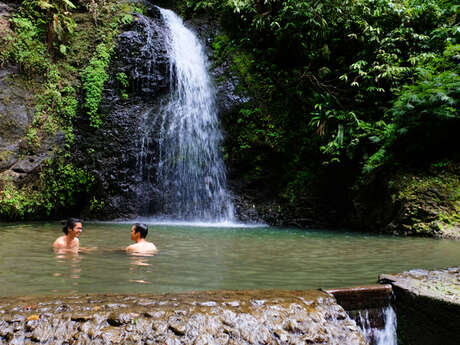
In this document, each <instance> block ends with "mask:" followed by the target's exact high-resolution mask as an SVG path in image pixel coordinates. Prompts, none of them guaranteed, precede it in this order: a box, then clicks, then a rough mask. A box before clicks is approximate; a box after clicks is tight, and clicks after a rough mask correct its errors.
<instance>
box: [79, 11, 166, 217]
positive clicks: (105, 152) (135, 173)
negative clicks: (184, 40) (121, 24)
mask: <svg viewBox="0 0 460 345" xmlns="http://www.w3.org/2000/svg"><path fill="white" fill-rule="evenodd" d="M148 15H149V17H147V16H144V15H141V14H135V15H134V18H133V22H132V24H131V25H130V26H129V27H127V28H126V30H125V31H124V32H123V33H121V34H120V35H119V36H118V37H117V41H118V43H117V46H116V49H115V53H114V56H115V58H113V59H112V62H111V65H110V67H109V74H110V79H109V81H108V82H107V83H106V85H105V90H104V93H103V100H102V102H101V104H100V112H101V113H103V114H105V116H104V121H103V125H102V126H101V127H100V128H98V129H94V128H92V127H90V126H89V123H88V119H87V116H86V114H84V112H83V111H82V112H81V113H80V114H79V121H77V123H78V125H77V127H76V136H75V137H76V140H75V141H76V143H77V145H76V148H75V150H76V152H75V154H74V157H75V159H76V160H77V161H78V162H79V163H78V165H80V166H83V167H84V168H85V169H87V170H89V171H91V172H92V173H93V175H94V176H95V177H96V190H95V191H94V192H95V194H96V197H97V199H98V200H99V201H102V202H103V203H104V207H103V209H101V210H100V213H99V214H94V212H92V216H97V217H99V218H103V219H114V218H117V219H119V218H132V217H135V216H138V215H141V214H143V213H144V212H146V211H148V210H149V209H150V204H151V203H152V202H154V200H155V194H156V190H155V187H154V180H153V179H154V177H155V173H154V170H155V160H156V143H155V141H154V140H153V139H152V140H151V141H150V140H147V141H148V142H147V141H143V137H144V134H145V133H144V131H145V130H147V128H149V127H150V126H147V125H146V124H147V123H149V122H151V121H155V115H156V113H157V111H158V109H159V106H160V104H161V102H162V99H163V98H164V96H165V95H166V94H167V92H168V90H169V82H170V78H169V70H170V66H169V59H168V57H167V55H166V39H167V35H168V31H167V30H166V28H165V27H164V23H163V21H162V18H161V15H160V13H159V10H158V9H157V8H156V7H150V8H149V9H148ZM118 73H124V74H125V75H126V76H127V77H128V87H127V88H126V89H124V88H123V86H122V85H121V84H120V82H119V81H118V80H117V74H118ZM122 90H123V92H125V93H126V94H127V95H128V97H127V99H123V98H122V97H121V91H122ZM149 137H151V138H155V135H154V134H151V135H149ZM141 152H142V153H141ZM145 159H148V162H147V163H148V164H147V163H146V162H145ZM147 167H148V169H151V170H152V171H150V170H149V171H148V172H147V173H146V172H145V171H144V174H141V170H142V169H147ZM142 175H144V176H146V175H148V176H151V179H149V180H145V179H144V180H143V179H142ZM86 212H89V210H86ZM84 213H85V211H84Z"/></svg>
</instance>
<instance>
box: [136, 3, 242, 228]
mask: <svg viewBox="0 0 460 345" xmlns="http://www.w3.org/2000/svg"><path fill="white" fill-rule="evenodd" d="M160 12H161V15H162V17H163V20H164V22H165V25H166V27H167V29H168V31H169V36H170V37H169V42H167V44H166V45H167V55H168V57H169V62H170V72H169V76H170V78H171V79H170V85H171V91H170V94H169V96H168V97H167V99H166V101H165V102H164V104H163V105H162V106H161V108H160V110H159V112H158V113H157V115H156V118H155V120H154V121H155V123H154V124H153V126H155V127H156V128H158V132H157V133H159V137H158V138H157V139H156V140H158V150H159V157H158V162H157V164H158V167H157V172H156V173H157V175H156V185H157V191H158V194H159V200H158V203H157V204H158V205H157V210H156V212H159V213H160V215H161V216H164V217H168V218H172V219H178V220H191V221H206V222H224V221H232V220H233V218H234V215H233V213H234V211H233V205H232V203H231V201H230V197H229V193H228V191H227V185H226V172H225V165H224V162H223V158H222V153H221V152H220V149H221V143H222V139H223V138H222V134H221V131H220V126H219V121H218V118H217V108H216V101H215V93H214V88H213V85H212V83H211V80H210V78H209V75H208V71H207V64H208V62H207V58H206V55H205V53H204V50H203V47H202V45H201V44H200V42H199V41H198V39H197V37H196V36H195V34H194V33H193V32H192V31H191V30H189V29H188V28H186V27H185V26H184V24H183V22H182V20H181V19H180V18H179V17H178V16H177V15H176V14H175V13H174V12H172V11H170V10H165V9H160ZM149 132H150V131H146V133H149ZM157 135H158V134H157ZM142 152H143V150H142ZM141 169H143V168H142V167H141Z"/></svg>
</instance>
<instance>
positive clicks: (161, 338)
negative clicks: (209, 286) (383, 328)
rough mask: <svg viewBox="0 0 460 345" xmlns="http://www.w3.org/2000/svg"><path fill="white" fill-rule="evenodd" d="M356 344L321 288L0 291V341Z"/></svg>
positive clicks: (348, 323)
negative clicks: (4, 294)
mask: <svg viewBox="0 0 460 345" xmlns="http://www.w3.org/2000/svg"><path fill="white" fill-rule="evenodd" d="M28 343H40V344H197V345H198V344H300V343H302V344H348V345H353V344H360V345H365V344H367V342H366V341H365V340H364V338H363V336H362V335H361V333H360V331H359V329H358V327H357V326H356V324H355V322H354V321H352V320H351V319H350V318H349V317H348V315H347V314H346V313H345V311H344V310H343V308H342V307H340V306H339V305H338V304H337V303H336V302H335V299H334V298H333V297H331V295H328V294H326V293H324V292H321V291H314V290H311V291H240V292H237V291H233V292H229V291H218V292H210V293H189V294H174V295H172V294H171V295H161V296H152V295H149V296H147V295H142V296H128V295H122V296H120V295H117V296H114V295H80V296H66V297H39V298H37V297H20V298H0V344H28Z"/></svg>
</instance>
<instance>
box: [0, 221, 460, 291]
mask: <svg viewBox="0 0 460 345" xmlns="http://www.w3.org/2000/svg"><path fill="white" fill-rule="evenodd" d="M84 227H85V231H84V233H83V234H82V236H81V238H80V244H81V245H82V246H83V247H84V248H86V249H87V250H81V251H80V252H78V253H70V252H57V253H55V252H53V250H52V249H51V244H52V242H53V241H54V239H55V238H56V237H57V236H58V235H60V231H61V230H60V226H59V224H58V223H29V224H19V225H18V224H0V296H7V295H40V294H66V293H75V292H78V293H133V292H135V293H163V292H181V291H190V290H215V289H255V288H267V289H271V288H280V289H308V288H319V287H321V288H334V287H345V286H352V285H359V284H370V283H375V282H376V280H377V277H378V274H379V273H396V272H402V271H405V270H408V269H413V268H424V269H434V268H442V267H448V266H458V265H459V264H460V242H457V241H448V240H433V239H426V238H397V237H390V236H372V235H363V234H351V233H344V232H342V233H340V232H333V231H301V230H294V229H278V228H206V227H201V228H193V227H185V226H165V225H157V226H153V225H151V226H150V227H149V234H148V236H147V240H149V241H152V242H154V243H155V245H156V246H157V247H158V248H159V250H160V252H159V253H158V254H157V255H155V256H145V255H144V256H135V255H128V254H127V253H126V252H125V251H123V250H121V249H120V248H125V247H126V246H127V245H128V244H130V243H131V239H130V225H129V224H105V223H97V224H92V223H86V224H85V225H84ZM25 238H26V239H27V241H25V240H24V239H25Z"/></svg>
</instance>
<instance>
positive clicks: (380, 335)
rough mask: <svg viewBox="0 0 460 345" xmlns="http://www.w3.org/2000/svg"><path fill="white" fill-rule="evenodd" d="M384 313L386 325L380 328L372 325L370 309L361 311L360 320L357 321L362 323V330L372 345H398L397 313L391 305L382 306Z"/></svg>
mask: <svg viewBox="0 0 460 345" xmlns="http://www.w3.org/2000/svg"><path fill="white" fill-rule="evenodd" d="M382 313H383V319H384V327H383V328H381V329H378V328H375V327H372V326H371V321H370V317H369V313H368V311H367V310H364V311H360V312H359V315H358V319H359V320H357V321H358V324H360V328H361V332H362V333H363V335H364V337H365V338H366V340H367V341H368V342H369V344H371V345H397V343H398V339H397V335H396V313H395V311H394V310H393V308H392V307H391V305H388V306H387V307H385V308H382Z"/></svg>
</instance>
